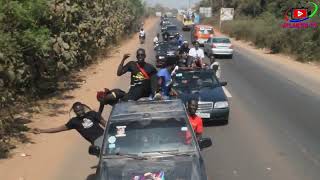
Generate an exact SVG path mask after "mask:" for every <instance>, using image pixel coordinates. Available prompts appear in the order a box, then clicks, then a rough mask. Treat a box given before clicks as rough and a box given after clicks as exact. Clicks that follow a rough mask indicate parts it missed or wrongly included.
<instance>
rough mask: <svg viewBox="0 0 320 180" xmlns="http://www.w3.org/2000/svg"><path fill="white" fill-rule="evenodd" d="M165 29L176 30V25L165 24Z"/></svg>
mask: <svg viewBox="0 0 320 180" xmlns="http://www.w3.org/2000/svg"><path fill="white" fill-rule="evenodd" d="M167 30H177V26H167Z"/></svg>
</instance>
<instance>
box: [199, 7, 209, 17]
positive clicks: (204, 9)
mask: <svg viewBox="0 0 320 180" xmlns="http://www.w3.org/2000/svg"><path fill="white" fill-rule="evenodd" d="M199 12H200V14H202V15H203V16H204V17H211V16H212V9H211V7H200V9H199Z"/></svg>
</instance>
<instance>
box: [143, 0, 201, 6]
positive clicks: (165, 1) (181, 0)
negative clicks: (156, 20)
mask: <svg viewBox="0 0 320 180" xmlns="http://www.w3.org/2000/svg"><path fill="white" fill-rule="evenodd" d="M145 1H147V3H148V4H150V5H155V4H157V3H159V4H161V5H163V6H166V7H170V8H183V7H188V4H189V1H190V5H192V4H194V3H196V2H199V1H200V0H145Z"/></svg>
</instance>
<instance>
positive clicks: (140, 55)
mask: <svg viewBox="0 0 320 180" xmlns="http://www.w3.org/2000/svg"><path fill="white" fill-rule="evenodd" d="M137 56H139V57H143V56H145V54H137Z"/></svg>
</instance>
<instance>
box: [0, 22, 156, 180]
mask: <svg viewBox="0 0 320 180" xmlns="http://www.w3.org/2000/svg"><path fill="white" fill-rule="evenodd" d="M155 22H156V21H155V19H154V18H149V19H147V20H146V22H145V25H144V27H145V29H146V30H148V29H150V28H152V27H153V26H154V24H155ZM137 44H138V38H137V35H135V36H133V37H132V38H130V39H128V40H125V41H124V42H122V43H121V44H120V46H119V47H118V48H116V49H115V50H113V51H112V52H111V53H108V54H110V56H108V57H104V58H103V59H100V60H99V63H98V64H95V65H92V66H91V67H89V68H87V69H85V70H83V71H82V72H79V73H78V76H79V77H80V78H83V85H82V86H81V87H80V88H78V89H75V90H72V91H69V92H66V93H64V94H63V95H62V96H61V97H55V98H52V99H50V100H48V101H46V102H42V104H43V105H42V106H41V107H40V108H41V109H42V111H41V113H40V114H35V115H34V118H33V119H32V120H33V123H32V124H31V125H30V127H39V128H51V127H55V126H59V125H62V124H65V123H66V122H67V120H68V119H69V110H70V107H71V105H72V104H73V103H74V102H75V101H81V102H83V103H85V104H87V105H89V106H90V107H91V108H93V109H94V110H98V103H97V100H96V92H97V91H99V90H103V88H105V87H108V88H115V87H116V84H117V81H119V78H120V77H117V76H116V70H117V66H118V64H119V63H120V60H121V59H122V56H123V54H124V53H131V54H135V51H136V46H137ZM133 47H134V48H133ZM127 61H128V60H127ZM121 79H125V81H127V82H128V84H129V76H128V75H125V76H122V77H121ZM122 88H124V89H125V90H127V89H126V87H122ZM48 106H49V107H51V108H47V107H48ZM108 109H109V110H110V108H108ZM107 112H108V111H107ZM28 136H29V137H30V138H31V139H32V140H33V142H34V143H28V144H24V145H21V146H20V147H19V148H17V149H15V150H14V152H13V154H12V157H11V158H10V159H6V160H1V161H0V179H1V180H38V179H39V180H45V179H50V177H54V176H55V173H56V172H58V171H59V168H60V167H61V166H62V165H61V162H63V159H64V158H65V155H67V154H68V151H70V150H71V149H72V146H73V143H74V142H79V139H81V137H80V136H79V135H78V133H77V132H76V131H69V132H64V133H58V134H41V135H33V134H28ZM66 139H67V140H66ZM81 143H86V144H88V143H87V142H85V140H81ZM88 145H89V144H88ZM24 155H26V156H24ZM85 156H88V155H87V154H85ZM91 158H94V157H91ZM71 169H72V168H71ZM71 169H70V170H71Z"/></svg>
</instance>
